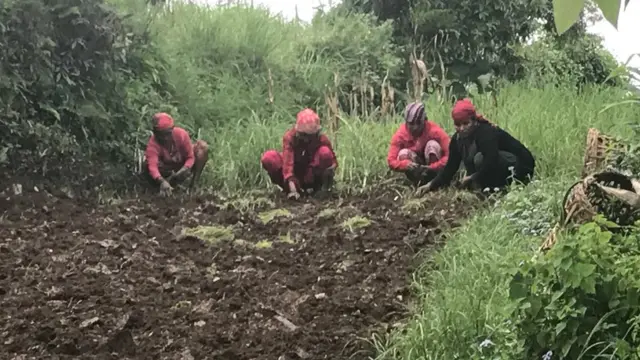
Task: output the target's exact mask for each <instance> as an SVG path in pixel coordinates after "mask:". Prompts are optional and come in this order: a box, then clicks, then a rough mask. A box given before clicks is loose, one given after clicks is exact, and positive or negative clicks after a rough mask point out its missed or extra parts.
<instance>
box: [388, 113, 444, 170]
mask: <svg viewBox="0 0 640 360" xmlns="http://www.w3.org/2000/svg"><path fill="white" fill-rule="evenodd" d="M429 140H435V141H437V142H438V143H439V144H440V147H442V157H441V158H440V160H438V161H437V162H435V163H433V164H431V165H429V169H432V170H441V169H442V168H444V166H445V165H446V164H447V160H448V159H449V142H450V141H451V139H450V138H449V135H447V133H446V132H445V131H444V130H443V129H442V128H441V127H440V126H438V124H436V123H434V122H433V121H429V120H425V125H424V130H422V134H420V136H419V137H417V138H414V137H413V135H411V133H410V132H409V129H407V125H406V124H402V125H400V128H399V129H398V130H397V131H396V133H395V134H393V137H392V138H391V145H390V146H389V153H388V155H387V163H388V164H389V167H390V168H391V169H392V170H395V171H404V170H406V169H407V166H409V164H411V160H398V153H399V152H400V150H402V149H409V150H411V151H413V152H415V153H416V154H418V156H420V157H421V158H422V157H424V148H425V146H426V145H427V142H428V141H429Z"/></svg>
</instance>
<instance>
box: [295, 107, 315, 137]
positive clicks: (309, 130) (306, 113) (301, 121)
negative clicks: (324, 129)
mask: <svg viewBox="0 0 640 360" xmlns="http://www.w3.org/2000/svg"><path fill="white" fill-rule="evenodd" d="M296 131H297V132H300V133H303V134H316V133H318V131H320V117H319V116H318V114H316V112H315V111H313V110H311V109H309V108H307V109H304V110H302V111H300V112H299V113H298V115H297V116H296Z"/></svg>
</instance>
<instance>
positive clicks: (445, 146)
mask: <svg viewBox="0 0 640 360" xmlns="http://www.w3.org/2000/svg"><path fill="white" fill-rule="evenodd" d="M430 132H431V133H432V134H431V136H432V137H433V138H434V139H435V140H436V141H437V142H438V143H439V144H440V147H441V148H442V157H441V158H440V160H438V161H436V162H435V163H433V164H431V165H429V169H431V170H442V169H444V166H445V165H446V164H447V161H449V143H450V142H451V139H450V138H449V135H448V134H447V133H446V132H445V131H444V130H443V129H442V128H441V127H440V126H438V125H437V124H435V123H434V124H431V129H430Z"/></svg>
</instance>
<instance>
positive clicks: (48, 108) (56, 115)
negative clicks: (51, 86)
mask: <svg viewBox="0 0 640 360" xmlns="http://www.w3.org/2000/svg"><path fill="white" fill-rule="evenodd" d="M41 108H42V110H44V111H46V112H48V113H49V114H51V115H53V117H54V118H56V120H58V121H60V113H59V112H58V110H56V109H54V108H52V107H51V106H49V105H44V106H41Z"/></svg>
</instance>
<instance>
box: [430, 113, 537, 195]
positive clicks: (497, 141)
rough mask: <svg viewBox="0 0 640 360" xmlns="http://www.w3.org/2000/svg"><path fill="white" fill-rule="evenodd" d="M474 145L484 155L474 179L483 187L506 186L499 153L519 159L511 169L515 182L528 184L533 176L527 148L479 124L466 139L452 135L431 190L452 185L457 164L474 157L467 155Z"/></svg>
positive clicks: (512, 138)
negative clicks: (442, 164)
mask: <svg viewBox="0 0 640 360" xmlns="http://www.w3.org/2000/svg"><path fill="white" fill-rule="evenodd" d="M474 145H475V148H476V150H477V152H479V153H482V155H483V161H482V166H481V168H480V169H476V172H477V175H476V179H475V180H476V181H477V182H478V184H480V185H481V186H482V188H485V187H490V188H493V187H503V186H505V185H507V184H508V183H509V181H508V177H509V176H510V175H511V172H510V171H508V169H502V168H500V162H499V159H500V158H499V151H506V152H510V153H512V154H513V155H515V156H516V158H517V159H518V160H517V165H516V166H515V169H514V173H515V174H514V178H515V179H517V180H518V181H522V182H527V179H528V178H529V176H531V177H532V176H533V171H534V169H535V159H534V157H533V155H532V154H531V152H530V151H529V149H527V147H526V146H524V145H523V144H522V143H521V142H520V141H518V139H516V138H514V137H513V136H511V134H509V133H508V132H506V131H504V130H503V129H501V128H499V127H497V126H494V125H492V124H490V123H484V122H482V123H479V124H478V126H477V127H476V128H475V129H474V130H473V133H471V134H470V135H469V136H468V137H467V138H461V137H460V136H459V135H458V134H455V135H453V136H452V138H451V142H450V143H449V160H448V161H447V164H446V165H445V167H444V169H442V171H441V172H440V173H439V174H438V176H437V177H436V178H435V179H434V180H433V181H432V183H431V186H432V189H434V190H435V189H437V188H440V187H443V186H447V185H449V183H451V180H452V179H453V176H454V175H455V174H456V172H457V171H458V168H459V167H460V163H461V162H463V160H467V159H469V158H472V157H473V154H472V153H470V152H473V150H470V149H471V148H473V146H474ZM471 161H472V160H471ZM464 162H465V163H466V162H467V161H464Z"/></svg>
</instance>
